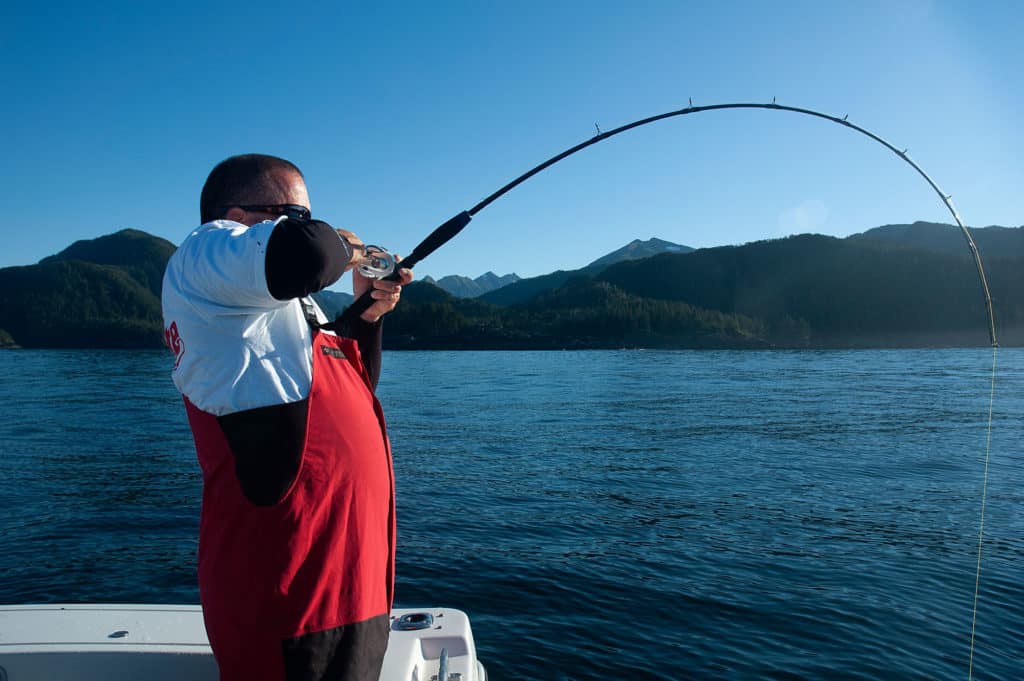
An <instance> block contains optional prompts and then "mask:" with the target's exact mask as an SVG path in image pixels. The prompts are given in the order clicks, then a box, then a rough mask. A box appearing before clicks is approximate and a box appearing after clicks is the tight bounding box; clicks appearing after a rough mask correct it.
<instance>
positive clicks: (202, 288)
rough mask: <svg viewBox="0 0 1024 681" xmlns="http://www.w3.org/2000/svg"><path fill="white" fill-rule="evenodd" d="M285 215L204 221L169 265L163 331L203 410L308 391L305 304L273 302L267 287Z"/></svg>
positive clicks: (238, 407) (292, 397)
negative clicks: (268, 264) (269, 260)
mask: <svg viewBox="0 0 1024 681" xmlns="http://www.w3.org/2000/svg"><path fill="white" fill-rule="evenodd" d="M283 219H284V218H283V217H282V218H278V219H277V220H267V221H265V222H260V223H257V224H255V225H253V226H252V227H247V226H245V225H243V224H240V223H237V222H232V221H230V220H215V221H213V222H209V223H207V224H205V225H202V226H201V227H199V228H198V229H197V230H196V231H194V232H192V234H190V235H189V236H188V238H186V239H185V241H184V242H183V243H182V244H181V246H180V247H179V248H178V250H177V251H175V253H174V255H172V256H171V259H170V261H169V262H168V263H167V270H166V271H165V272H164V281H163V296H162V298H163V313H164V334H165V337H166V339H167V342H168V345H169V346H170V348H171V350H172V351H174V353H175V365H174V370H173V372H172V374H171V375H172V378H173V379H174V384H175V385H176V386H177V387H178V390H180V391H181V393H182V394H183V395H185V396H186V397H187V398H188V399H189V401H190V402H192V404H194V405H196V406H197V407H199V408H200V409H202V410H203V411H205V412H209V413H211V414H214V415H216V416H221V415H223V414H231V413H234V412H238V411H244V410H246V409H254V408H257V407H267V406H270V405H275V404H283V403H288V402H297V401H299V400H302V399H305V398H306V397H307V396H308V395H309V389H310V385H311V383H312V376H313V364H312V362H313V356H312V347H311V331H310V328H309V324H308V323H307V322H306V318H305V316H304V314H303V312H302V304H301V303H300V302H299V300H298V299H293V300H277V299H276V298H274V297H273V296H272V295H270V291H269V290H268V289H267V279H266V271H265V260H266V252H267V241H268V240H269V239H270V234H271V232H273V231H274V227H275V226H276V224H277V223H278V222H280V221H281V220H283ZM307 300H309V301H310V302H312V301H311V299H307ZM313 306H314V309H315V310H316V314H317V317H318V318H319V321H321V322H324V321H326V318H325V316H324V314H323V312H322V311H321V310H320V309H319V308H318V307H316V304H315V303H314V304H313Z"/></svg>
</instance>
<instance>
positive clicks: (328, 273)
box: [265, 220, 352, 300]
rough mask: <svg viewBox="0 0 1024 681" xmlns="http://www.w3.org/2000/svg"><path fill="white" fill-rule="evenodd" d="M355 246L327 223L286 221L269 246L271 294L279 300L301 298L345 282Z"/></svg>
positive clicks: (267, 270) (276, 230) (267, 263)
mask: <svg viewBox="0 0 1024 681" xmlns="http://www.w3.org/2000/svg"><path fill="white" fill-rule="evenodd" d="M351 261H352V246H351V245H350V244H349V242H348V241H346V240H345V239H343V238H342V237H341V235H340V234H339V233H338V232H337V231H335V229H334V228H333V227H331V226H330V225H328V224H327V223H326V222H321V221H319V220H308V221H307V220H282V221H281V222H279V223H278V224H277V226H276V227H274V231H273V232H272V233H271V235H270V240H269V241H268V242H267V255H266V261H265V268H266V276H267V290H268V291H270V295H272V296H273V297H274V298H276V299H277V300H289V299H291V298H301V297H303V296H308V295H309V294H310V293H315V292H316V291H320V290H322V289H325V288H327V287H328V286H330V285H331V284H333V283H334V282H336V281H338V279H340V278H341V275H342V274H344V273H345V269H346V268H347V267H348V266H349V263H350V262H351Z"/></svg>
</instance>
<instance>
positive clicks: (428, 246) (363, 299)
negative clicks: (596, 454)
mask: <svg viewBox="0 0 1024 681" xmlns="http://www.w3.org/2000/svg"><path fill="white" fill-rule="evenodd" d="M724 109H768V110H774V111H789V112H792V113H798V114H803V115H806V116H814V117H816V118H821V119H824V120H827V121H831V122H833V123H837V124H839V125H842V126H845V127H847V128H849V129H851V130H855V131H856V132H859V133H861V134H862V135H865V136H867V137H870V138H871V139H873V140H874V141H876V142H878V143H879V144H881V145H882V146H884V147H885V148H887V149H888V150H889V151H891V152H893V153H894V154H896V155H897V156H899V157H900V158H901V159H903V160H904V161H906V162H907V163H908V164H909V165H910V166H911V167H912V168H913V169H914V170H916V171H917V173H918V174H919V175H920V176H921V177H923V178H924V180H925V181H926V182H927V183H928V185H929V186H931V188H932V189H933V190H934V191H935V193H936V194H938V195H939V198H940V199H942V203H943V204H944V205H945V206H946V208H947V210H949V213H950V214H951V215H952V216H953V220H954V221H956V224H957V226H958V227H959V228H960V232H961V233H962V234H963V236H964V238H965V239H966V241H967V247H968V248H969V249H970V251H971V255H972V256H973V258H974V265H975V268H976V269H977V272H978V279H979V280H980V282H981V289H982V294H983V297H984V300H985V311H986V313H987V316H988V336H989V343H990V345H991V346H992V385H991V391H990V394H989V412H988V432H987V435H986V445H985V472H984V475H983V480H982V494H981V520H980V522H979V530H978V566H977V570H976V573H975V586H974V609H973V614H972V620H971V645H970V662H969V669H968V678H969V679H971V678H973V671H974V647H975V636H974V632H975V624H976V622H977V616H978V594H979V585H980V582H981V555H982V541H983V537H984V528H985V501H986V497H987V494H988V469H989V455H990V450H991V444H992V408H993V403H994V399H995V380H996V353H997V350H998V347H999V342H998V340H997V338H996V320H995V313H994V311H993V309H992V296H991V294H990V293H989V287H988V280H987V278H986V276H985V268H984V266H983V265H982V262H981V255H980V254H979V253H978V247H977V245H975V243H974V239H973V238H972V237H971V233H970V231H969V230H968V229H967V226H966V225H965V224H964V222H963V220H961V219H960V215H959V213H957V210H956V207H955V206H954V205H953V197H952V196H951V195H949V194H947V193H945V192H944V191H942V189H941V188H940V187H939V185H937V184H936V183H935V181H934V180H932V178H931V177H930V176H929V175H928V173H926V172H925V171H924V170H923V169H922V168H921V166H919V165H918V164H917V163H915V162H914V161H913V160H912V159H911V158H910V156H908V155H907V149H900V148H898V147H896V146H895V145H893V144H890V143H889V142H887V141H886V140H884V139H883V138H882V137H880V136H878V135H876V134H875V133H873V132H871V131H869V130H866V129H865V128H862V127H860V126H859V125H856V124H854V123H851V122H850V121H849V120H847V119H848V116H843V117H842V118H839V117H838V116H833V115H831V114H827V113H822V112H820V111H815V110H813V109H805V108H801V107H796V106H786V105H784V104H778V103H776V102H775V98H772V101H771V103H769V104H759V103H750V102H746V103H731V104H710V105H707V106H694V105H693V100H690V101H689V106H687V107H686V108H684V109H678V110H676V111H669V112H667V113H662V114H657V115H655V116H649V117H647V118H642V119H640V120H637V121H633V122H632V123H627V124H626V125H623V126H620V127H618V128H615V129H613V130H609V131H607V132H601V128H600V127H598V126H597V125H596V124H595V129H596V130H597V134H596V135H594V136H593V137H591V138H590V139H588V140H586V141H584V142H581V143H579V144H577V145H575V146H573V147H570V148H568V149H566V150H565V151H563V152H562V153H560V154H556V155H555V156H552V157H551V158H549V159H548V160H546V161H544V162H543V163H540V164H538V165H536V166H534V167H533V168H531V169H530V170H528V171H526V172H525V173H523V174H522V175H520V176H519V177H517V178H515V179H514V180H512V181H511V182H509V183H508V184H506V185H505V186H504V187H502V188H500V189H498V190H497V191H496V192H494V193H493V194H491V195H490V196H487V197H486V198H484V199H483V200H482V201H480V202H479V203H478V204H476V205H475V206H473V207H472V208H470V209H469V210H466V211H463V212H461V213H458V214H457V215H455V216H453V217H452V218H450V219H449V220H448V221H447V222H445V223H443V224H442V225H440V226H439V227H437V228H436V229H435V230H434V231H433V232H431V233H430V234H429V235H428V236H427V238H426V239H424V240H423V241H422V242H420V243H419V245H417V246H416V248H414V249H413V251H412V253H410V254H409V255H408V256H406V257H405V259H404V260H402V262H401V264H400V266H401V267H407V268H410V269H411V268H412V267H414V266H415V265H416V264H417V263H419V262H420V261H421V260H423V259H424V258H426V257H427V256H428V255H430V254H431V253H433V252H434V251H436V250H437V249H438V248H440V247H441V246H443V245H444V244H446V243H447V242H448V241H449V240H451V239H452V238H453V237H455V235H456V234H458V233H459V232H461V231H462V229H463V228H464V227H465V226H466V225H468V224H469V222H470V220H472V219H473V217H474V216H476V215H477V214H478V213H479V212H480V211H482V210H483V209H484V208H486V207H487V206H489V205H491V204H492V203H494V202H495V201H496V200H498V199H499V198H501V197H502V196H504V195H505V194H507V193H508V192H510V191H511V190H513V189H515V188H516V187H518V186H519V185H520V184H522V183H523V182H525V181H526V180H528V179H530V178H531V177H533V176H534V175H536V174H537V173H539V172H541V171H542V170H545V169H546V168H549V167H551V166H553V165H554V164H556V163H558V162H559V161H561V160H562V159H565V158H568V157H569V156H572V155H573V154H575V153H576V152H578V151H582V150H584V149H586V148H587V147H589V146H592V145H594V144H597V143H598V142H603V141H604V140H606V139H608V138H610V137H614V136H615V135H618V134H619V133H623V132H626V131H627V130H632V129H633V128H639V127H640V126H643V125H647V124H649V123H654V122H656V121H660V120H664V119H666V118H674V117H676V116H686V115H689V114H695V113H701V112H705V111H720V110H724ZM392 269H393V270H394V267H392ZM383 278H386V279H390V280H397V279H398V278H399V277H398V272H397V271H392V272H390V273H389V274H387V275H386V276H385V277H383ZM371 291H372V289H371V290H369V291H366V292H365V293H363V295H361V296H360V297H359V298H358V299H356V300H355V302H353V303H352V305H350V306H349V307H348V309H346V310H345V312H344V313H343V314H342V316H341V317H339V318H338V319H337V320H336V321H335V322H334V324H332V325H327V326H328V328H331V327H334V328H336V329H338V328H342V325H344V324H347V323H348V322H349V321H350V320H352V319H354V318H355V317H356V316H358V315H359V314H362V312H363V311H364V310H366V309H367V308H368V307H369V306H370V305H372V304H373V302H374V300H373V298H372V297H371V295H370V294H371Z"/></svg>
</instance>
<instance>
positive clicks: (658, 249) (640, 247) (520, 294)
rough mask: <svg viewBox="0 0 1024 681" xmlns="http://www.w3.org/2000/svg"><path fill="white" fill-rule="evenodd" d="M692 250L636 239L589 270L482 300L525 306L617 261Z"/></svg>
mask: <svg viewBox="0 0 1024 681" xmlns="http://www.w3.org/2000/svg"><path fill="white" fill-rule="evenodd" d="M692 251H693V249H692V248H690V247H689V246H681V245H679V244H674V243H672V242H671V241H664V240H662V239H648V240H647V241H640V240H639V239H634V240H633V241H631V242H629V243H628V244H626V245H625V246H623V247H622V248H619V249H617V250H614V251H612V252H611V253H608V254H607V255H603V256H601V257H600V258H598V259H597V260H595V261H594V262H592V263H590V264H589V265H587V266H586V267H583V268H580V269H578V270H558V271H557V272H552V273H550V274H542V275H540V276H539V277H530V278H527V279H519V280H518V281H516V282H514V283H512V284H508V285H505V286H503V287H501V288H497V289H495V290H494V291H491V292H490V293H485V294H483V295H481V296H479V297H480V299H481V300H484V301H486V302H488V303H494V304H495V305H515V304H518V303H525V302H526V301H528V300H530V299H531V298H533V297H534V296H536V295H538V294H540V293H542V292H544V291H548V290H551V289H554V288H557V287H559V286H561V285H563V284H565V283H566V282H568V281H569V280H570V279H573V278H575V277H578V276H589V275H592V274H595V273H596V272H600V271H601V270H603V269H604V268H605V267H607V266H608V265H612V264H615V263H617V262H624V261H627V260H641V259H644V258H649V257H651V256H654V255H659V254H661V253H689V252H692Z"/></svg>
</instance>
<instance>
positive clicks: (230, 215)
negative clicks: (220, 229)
mask: <svg viewBox="0 0 1024 681" xmlns="http://www.w3.org/2000/svg"><path fill="white" fill-rule="evenodd" d="M244 217H245V211H244V210H242V209H241V208H239V207H238V206H232V207H231V208H229V209H228V212H227V213H224V218H223V219H225V220H231V221H232V222H241V221H242V218H244Z"/></svg>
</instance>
